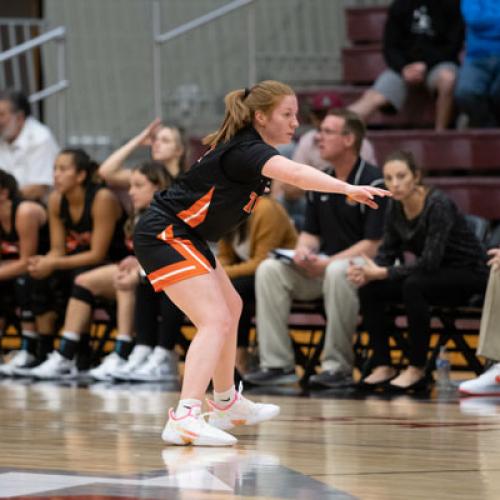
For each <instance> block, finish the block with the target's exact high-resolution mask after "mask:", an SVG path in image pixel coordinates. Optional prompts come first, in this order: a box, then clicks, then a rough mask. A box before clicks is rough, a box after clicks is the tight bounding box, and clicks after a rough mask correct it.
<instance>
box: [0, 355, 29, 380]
mask: <svg viewBox="0 0 500 500" xmlns="http://www.w3.org/2000/svg"><path fill="white" fill-rule="evenodd" d="M34 361H35V356H34V355H33V354H31V353H29V352H28V351H24V350H21V351H17V352H15V353H13V355H12V356H11V358H10V359H9V361H7V362H6V363H4V364H3V365H1V366H0V375H5V376H6V377H11V376H12V375H14V374H15V370H16V368H24V367H26V366H29V365H30V364H32V363H34Z"/></svg>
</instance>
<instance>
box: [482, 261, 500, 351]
mask: <svg viewBox="0 0 500 500" xmlns="http://www.w3.org/2000/svg"><path fill="white" fill-rule="evenodd" d="M477 353H478V354H480V355H481V356H485V357H487V358H488V359H492V360H494V361H500V269H499V270H497V271H493V270H491V271H490V279H489V281H488V287H487V288H486V297H485V299H484V306H483V314H482V316H481V331H480V333H479V347H478V348H477Z"/></svg>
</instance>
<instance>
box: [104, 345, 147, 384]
mask: <svg viewBox="0 0 500 500" xmlns="http://www.w3.org/2000/svg"><path fill="white" fill-rule="evenodd" d="M152 352H153V349H151V347H149V346H147V345H140V344H139V345H136V346H134V348H133V349H132V352H131V353H130V356H129V357H128V360H127V362H126V363H125V364H124V365H122V366H120V367H118V368H117V369H116V370H115V371H114V372H113V374H112V375H113V379H116V380H123V381H128V380H130V374H131V373H132V372H133V371H135V370H137V369H138V368H139V366H141V365H142V364H143V363H145V361H146V360H147V359H148V356H149V355H150V354H151V353H152Z"/></svg>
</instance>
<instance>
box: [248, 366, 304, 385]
mask: <svg viewBox="0 0 500 500" xmlns="http://www.w3.org/2000/svg"><path fill="white" fill-rule="evenodd" d="M243 380H244V381H245V382H247V383H249V384H253V385H287V384H294V383H295V382H297V381H298V380H299V379H298V377H297V375H296V374H295V369H294V368H289V369H287V368H261V369H259V370H257V371H254V372H250V373H246V374H245V375H243Z"/></svg>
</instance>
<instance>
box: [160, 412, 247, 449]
mask: <svg viewBox="0 0 500 500" xmlns="http://www.w3.org/2000/svg"><path fill="white" fill-rule="evenodd" d="M205 416H206V414H205V413H203V414H202V413H200V408H199V407H194V408H191V409H190V410H189V413H187V414H186V415H184V416H182V417H176V416H175V412H174V409H173V408H170V410H169V411H168V422H167V423H166V425H165V428H164V429H163V432H162V434H161V438H162V439H163V441H165V442H166V443H169V444H176V445H182V446H185V445H188V444H191V445H194V446H231V445H233V444H235V443H236V442H237V441H238V440H237V439H236V438H235V437H234V436H231V434H228V433H227V432H224V431H222V430H220V429H217V428H216V427H213V426H211V425H210V424H208V423H207V421H206V420H205Z"/></svg>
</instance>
